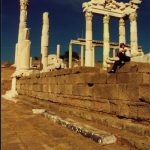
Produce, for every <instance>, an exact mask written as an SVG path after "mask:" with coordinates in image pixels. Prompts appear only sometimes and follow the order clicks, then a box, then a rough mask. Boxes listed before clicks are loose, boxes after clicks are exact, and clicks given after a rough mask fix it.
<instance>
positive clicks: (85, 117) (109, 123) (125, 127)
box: [18, 96, 150, 150]
mask: <svg viewBox="0 0 150 150" xmlns="http://www.w3.org/2000/svg"><path fill="white" fill-rule="evenodd" d="M18 99H19V100H20V102H22V103H24V104H25V105H27V106H28V107H29V108H30V109H36V108H38V109H39V108H44V109H46V110H47V113H48V114H52V115H55V116H59V117H61V118H63V119H68V118H69V119H70V120H74V122H76V123H80V124H84V125H88V126H91V127H92V128H96V129H98V130H101V131H104V132H107V133H111V134H113V135H115V137H116V138H117V142H116V145H117V147H118V150H120V149H121V147H122V145H125V146H126V148H125V150H130V149H132V150H136V149H139V150H149V148H150V127H149V125H145V124H139V123H136V122H134V121H132V120H127V119H120V118H117V117H115V116H110V115H108V114H105V113H99V114H97V113H95V112H89V111H86V110H79V109H77V108H72V107H66V106H62V105H59V104H56V103H49V102H48V101H43V100H37V99H34V98H31V97H27V96H19V97H18ZM110 147H111V146H110ZM110 147H109V146H107V148H108V149H111V148H110Z"/></svg>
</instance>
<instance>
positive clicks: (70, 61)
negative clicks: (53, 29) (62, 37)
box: [69, 44, 72, 68]
mask: <svg viewBox="0 0 150 150" xmlns="http://www.w3.org/2000/svg"><path fill="white" fill-rule="evenodd" d="M69 68H72V44H70V45H69Z"/></svg>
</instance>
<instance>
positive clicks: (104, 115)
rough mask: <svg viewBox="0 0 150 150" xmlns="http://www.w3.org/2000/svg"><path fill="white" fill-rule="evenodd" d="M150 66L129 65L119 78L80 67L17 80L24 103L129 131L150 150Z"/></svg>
mask: <svg viewBox="0 0 150 150" xmlns="http://www.w3.org/2000/svg"><path fill="white" fill-rule="evenodd" d="M149 91H150V64H144V63H127V64H126V65H125V66H123V67H122V68H121V69H120V70H119V71H118V73H116V74H107V73H106V72H104V71H99V69H97V68H91V67H80V68H74V69H64V70H59V71H53V72H47V73H41V74H33V75H30V76H28V77H22V78H20V79H18V80H17V92H18V94H19V97H20V99H22V100H24V101H26V102H29V103H33V104H36V105H37V104H41V105H42V106H43V107H44V108H46V109H49V110H51V111H52V110H54V111H56V110H57V111H59V112H63V113H67V114H68V117H70V116H76V117H77V118H82V119H85V120H89V121H92V122H97V123H98V124H99V125H104V126H107V127H111V128H115V129H117V130H119V132H122V131H126V132H128V133H130V134H131V135H133V136H135V137H136V136H138V137H139V138H142V139H143V141H140V140H137V139H134V138H131V137H132V136H131V137H126V138H125V136H123V137H119V138H121V139H122V140H127V142H129V143H130V144H131V145H132V146H134V147H136V148H138V149H143V150H145V149H147V150H148V149H149V146H150V145H149V142H148V141H149V138H150V127H149V125H150V115H149V114H150V94H149Z"/></svg>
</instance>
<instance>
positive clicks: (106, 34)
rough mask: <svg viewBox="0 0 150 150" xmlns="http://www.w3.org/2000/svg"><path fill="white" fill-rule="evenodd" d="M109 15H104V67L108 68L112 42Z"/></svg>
mask: <svg viewBox="0 0 150 150" xmlns="http://www.w3.org/2000/svg"><path fill="white" fill-rule="evenodd" d="M109 20H110V17H109V16H107V15H106V16H104V17H103V24H104V33H103V41H104V45H103V68H104V69H106V68H107V66H108V65H107V63H106V61H107V59H108V58H109V53H110V43H109Z"/></svg>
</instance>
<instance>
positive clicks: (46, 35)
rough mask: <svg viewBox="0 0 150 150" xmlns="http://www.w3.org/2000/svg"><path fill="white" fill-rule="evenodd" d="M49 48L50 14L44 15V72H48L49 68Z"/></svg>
mask: <svg viewBox="0 0 150 150" xmlns="http://www.w3.org/2000/svg"><path fill="white" fill-rule="evenodd" d="M48 47H49V16H48V12H45V13H43V28H42V37H41V55H42V60H41V63H42V70H43V71H46V70H47V66H48Z"/></svg>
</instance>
